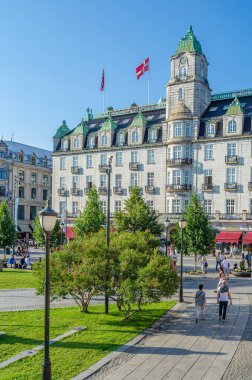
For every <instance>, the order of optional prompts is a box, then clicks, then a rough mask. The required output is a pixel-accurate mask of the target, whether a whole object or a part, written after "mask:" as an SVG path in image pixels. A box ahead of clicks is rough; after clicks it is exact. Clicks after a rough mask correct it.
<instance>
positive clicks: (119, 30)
mask: <svg viewBox="0 0 252 380" xmlns="http://www.w3.org/2000/svg"><path fill="white" fill-rule="evenodd" d="M251 14H252V2H249V1H246V0H240V1H239V2H238V1H235V0H222V1H220V0H219V1H217V0H205V1H202V0H190V1H185V0H180V1H168V0H159V1H158V2H156V1H154V0H152V1H150V0H145V1H144V2H143V1H132V0H124V1H122V0H103V1H102V0H100V1H98V0H89V1H86V0H68V1H67V0H43V1H42V0H40V1H39V0H37V1H34V0H22V1H20V0H16V1H14V0H8V1H7V0H5V1H3V0H0V57H1V58H0V126H1V127H0V132H1V135H3V137H4V139H6V140H9V139H10V138H11V135H12V133H14V140H15V141H19V142H22V143H26V144H31V145H35V146H38V147H41V148H47V149H50V148H51V147H52V136H53V134H54V133H55V131H56V129H57V127H58V126H59V125H60V124H61V121H62V120H63V119H65V120H66V121H67V124H68V126H69V127H70V128H73V127H74V126H76V124H77V123H79V122H80V120H81V118H82V117H85V111H86V108H87V107H91V108H92V109H93V112H94V113H98V112H101V111H102V95H101V93H100V90H99V89H100V80H101V73H102V68H103V66H105V71H106V106H109V105H112V106H113V107H114V108H124V107H128V106H129V105H130V104H131V103H133V102H136V103H137V104H146V103H147V75H145V76H144V77H142V78H140V80H137V79H136V77H135V68H136V66H137V65H139V64H140V63H141V62H142V61H143V59H144V58H146V57H147V56H148V54H150V57H151V58H150V59H151V74H150V75H151V83H150V87H151V91H150V100H151V102H153V103H154V102H157V101H158V99H159V98H160V97H161V96H165V85H166V83H167V82H168V80H169V75H170V63H169V57H170V56H171V55H172V54H173V53H174V52H175V51H176V48H177V45H178V43H179V40H180V38H181V37H182V36H183V35H184V34H185V33H186V31H187V30H188V27H189V25H190V24H192V25H193V29H194V33H195V34H196V36H197V38H198V39H199V41H200V42H201V45H202V49H203V52H204V53H205V54H206V56H207V58H208V61H209V63H210V65H209V82H210V86H211V88H212V90H213V92H222V91H227V90H234V89H242V88H251V87H252V70H251V59H252V50H251V47H250V45H251V37H252V22H251Z"/></svg>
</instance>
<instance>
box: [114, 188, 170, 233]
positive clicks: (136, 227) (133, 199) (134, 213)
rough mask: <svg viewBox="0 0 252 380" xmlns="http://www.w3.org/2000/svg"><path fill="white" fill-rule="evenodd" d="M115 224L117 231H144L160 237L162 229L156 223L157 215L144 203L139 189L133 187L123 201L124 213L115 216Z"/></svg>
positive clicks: (120, 212) (119, 212)
mask: <svg viewBox="0 0 252 380" xmlns="http://www.w3.org/2000/svg"><path fill="white" fill-rule="evenodd" d="M115 223H116V226H117V228H118V230H119V231H130V232H135V231H146V230H149V231H150V232H151V233H152V234H153V235H160V234H161V232H162V230H163V228H162V226H161V224H159V222H158V215H157V214H156V212H155V211H154V210H151V209H150V207H149V206H148V205H147V204H146V203H145V201H144V199H143V197H142V196H141V189H140V188H139V187H137V186H135V187H134V188H133V189H132V190H131V193H130V197H129V198H128V199H127V200H126V201H125V211H124V212H122V211H118V212H117V213H116V214H115Z"/></svg>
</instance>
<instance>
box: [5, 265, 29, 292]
mask: <svg viewBox="0 0 252 380" xmlns="http://www.w3.org/2000/svg"><path fill="white" fill-rule="evenodd" d="M34 287H35V285H34V277H33V272H32V270H28V269H11V268H4V269H3V272H0V289H18V288H34Z"/></svg>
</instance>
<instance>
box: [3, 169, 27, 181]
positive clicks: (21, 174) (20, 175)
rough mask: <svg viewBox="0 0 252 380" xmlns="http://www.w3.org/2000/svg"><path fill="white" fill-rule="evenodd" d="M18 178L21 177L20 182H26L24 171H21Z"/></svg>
mask: <svg viewBox="0 0 252 380" xmlns="http://www.w3.org/2000/svg"><path fill="white" fill-rule="evenodd" d="M0 171H1V169H0ZM18 177H19V180H20V181H24V171H23V170H19V172H18Z"/></svg>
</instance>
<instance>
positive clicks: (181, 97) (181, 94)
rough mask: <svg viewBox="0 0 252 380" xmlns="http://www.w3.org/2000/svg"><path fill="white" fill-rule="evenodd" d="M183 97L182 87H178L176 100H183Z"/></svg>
mask: <svg viewBox="0 0 252 380" xmlns="http://www.w3.org/2000/svg"><path fill="white" fill-rule="evenodd" d="M183 99H184V91H183V88H181V87H180V88H179V89H178V100H183Z"/></svg>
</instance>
